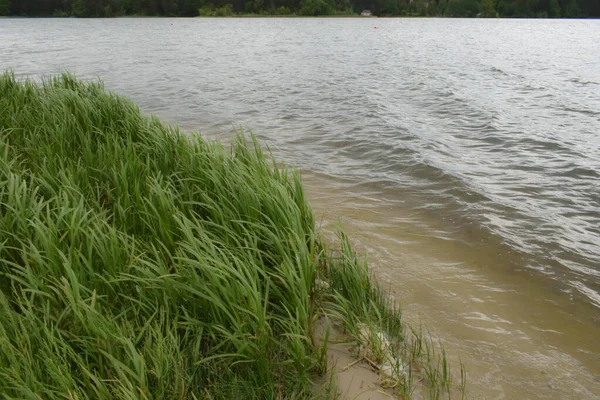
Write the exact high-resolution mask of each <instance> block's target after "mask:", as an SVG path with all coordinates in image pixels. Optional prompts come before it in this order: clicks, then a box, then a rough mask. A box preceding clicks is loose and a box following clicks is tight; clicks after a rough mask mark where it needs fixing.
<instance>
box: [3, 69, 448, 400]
mask: <svg viewBox="0 0 600 400" xmlns="http://www.w3.org/2000/svg"><path fill="white" fill-rule="evenodd" d="M341 238H342V240H341V246H340V247H341V250H340V251H337V252H335V253H333V252H329V251H328V250H326V248H325V245H324V244H323V240H322V239H321V238H320V236H319V234H318V231H317V229H316V228H315V222H314V216H313V212H312V210H311V208H310V206H309V204H308V203H307V201H306V199H305V197H304V192H303V188H302V185H301V182H300V177H299V175H298V173H297V172H296V171H295V170H293V169H288V168H286V167H285V166H281V165H278V164H277V163H276V162H275V161H274V159H273V158H272V157H271V156H270V154H265V152H264V151H263V150H262V149H261V147H260V145H259V143H257V141H256V140H255V139H254V138H253V137H251V138H250V139H249V140H248V138H246V137H245V136H243V135H239V136H238V138H237V140H236V141H235V142H234V143H233V144H232V145H231V146H230V147H224V146H223V145H221V144H220V143H218V142H216V141H207V140H205V139H203V138H202V137H201V136H200V135H198V134H189V135H188V134H184V133H182V132H180V131H179V130H178V129H177V128H175V127H171V126H166V125H164V124H162V123H161V122H160V121H159V120H158V119H156V118H155V117H147V116H145V115H143V114H141V113H140V111H139V109H138V107H137V106H136V105H135V104H134V103H132V102H131V101H129V100H127V99H125V98H123V97H121V96H118V95H115V94H113V93H110V92H107V91H105V90H104V87H103V84H102V83H101V82H82V81H79V80H77V79H76V78H75V77H74V76H72V75H69V74H63V75H62V76H58V77H54V78H51V79H46V80H44V81H42V82H41V83H36V82H34V81H31V80H24V81H19V80H17V79H16V78H15V77H14V74H12V73H10V72H5V73H4V74H2V75H1V76H0V321H1V323H0V394H1V395H3V396H4V397H5V398H24V399H39V398H43V399H59V398H60V399H62V398H69V399H97V398H115V399H117V398H118V399H144V398H157V399H158V398H161V399H283V398H290V399H292V398H293V399H300V398H313V397H322V398H325V397H327V398H329V397H330V396H331V393H333V392H332V391H330V390H325V391H323V392H322V393H315V392H314V390H313V381H314V379H315V377H317V376H319V375H323V374H325V373H326V371H327V365H326V364H327V357H326V356H325V353H324V351H325V350H324V347H323V345H322V344H317V341H316V340H315V338H314V332H315V324H316V321H317V319H318V317H319V316H323V315H326V316H328V318H332V319H333V320H335V321H337V322H338V323H339V324H341V326H342V327H343V329H345V330H347V331H348V332H349V333H350V334H351V336H352V337H353V338H354V339H356V340H358V341H359V342H365V343H363V345H366V346H368V347H369V348H371V349H372V352H375V353H377V352H379V353H378V354H379V356H378V357H379V359H378V360H375V362H379V363H380V364H381V365H384V364H385V363H386V362H388V361H389V360H386V357H387V355H386V354H388V353H389V351H392V348H393V349H394V350H393V351H395V352H398V356H400V352H402V351H404V352H405V353H406V354H404V356H406V355H407V354H408V353H410V354H413V353H414V354H415V356H414V357H413V359H414V360H416V358H415V357H418V356H419V357H420V356H421V353H423V354H424V353H425V350H423V349H424V348H425V347H426V346H423V344H422V341H421V342H418V341H416V340H407V339H406V338H407V337H408V336H409V335H408V334H407V333H406V332H407V331H406V329H405V327H404V325H403V324H402V321H401V318H400V314H399V312H398V309H397V307H396V306H395V304H394V303H393V301H392V300H391V298H389V297H388V296H387V295H386V294H385V293H384V292H383V291H382V290H381V289H380V288H379V287H378V286H377V285H376V284H375V283H374V281H373V280H372V278H371V276H370V274H369V272H368V269H367V266H366V262H363V261H360V260H359V258H358V257H357V256H356V254H354V252H353V251H352V249H351V247H350V243H349V241H348V239H347V238H346V237H345V236H343V234H342V236H341ZM323 282H324V284H323ZM319 283H320V284H319ZM365 327H369V329H368V330H367V331H368V332H369V335H370V338H371V339H369V340H365V339H364V337H365V332H366V331H365ZM382 335H385V339H381V338H383V337H384V336H382ZM377 338H379V339H377ZM326 342H327V340H325V346H326V345H327V343H326ZM367 342H369V343H367ZM371 342H372V343H371ZM411 349H412V350H411ZM427 351H428V353H427V355H428V357H429V355H430V353H431V352H430V351H429V350H427ZM417 353H418V354H417ZM405 358H406V359H407V360H409V361H408V362H409V363H413V364H414V365H416V361H414V360H413V359H411V356H410V355H409V356H408V357H405ZM421 359H424V357H421ZM411 360H412V361H411ZM436 360H437V359H436ZM437 362H439V360H438V361H429V362H428V363H427V366H435V365H436V364H435V363H437ZM403 363H404V361H399V364H397V365H396V366H395V367H394V368H395V369H396V370H397V371H396V372H397V373H396V374H395V375H394V374H393V373H390V374H389V377H388V378H386V379H387V381H384V382H383V383H384V384H385V383H388V386H389V387H391V388H397V389H398V390H397V391H396V392H397V393H398V394H404V395H406V393H402V390H405V391H406V389H402V390H400V388H409V389H410V391H411V392H412V390H413V389H414V383H410V384H408V383H406V382H404V380H406V379H407V373H406V368H405V365H404V364H403ZM411 365H412V364H411ZM440 365H441V364H440ZM382 368H383V367H382ZM428 368H429V367H427V368H421V369H423V370H426V371H429V369H428ZM445 368H446V364H445V357H444V364H443V370H444V371H445ZM412 369H413V368H412V367H411V366H410V365H409V366H408V371H409V373H410V374H412V372H410V371H412ZM436 371H438V372H436ZM439 371H442V367H440V368H438V369H435V368H434V370H433V372H428V374H427V376H429V378H427V377H425V375H423V376H422V377H420V378H419V379H418V380H420V381H423V382H425V381H427V382H432V385H433V386H435V390H436V391H439V392H441V391H444V389H445V388H446V386H449V382H448V385H446V386H444V384H443V376H442V373H441V372H439ZM386 376H387V375H386ZM411 376H412V375H411ZM436 379H437V380H439V382H437V381H436ZM401 380H402V381H401ZM409 380H410V381H411V382H413V381H415V379H414V378H410V379H409ZM332 382H333V381H332ZM332 384H333V383H332ZM421 386H426V385H421ZM323 393H327V394H323ZM408 394H409V395H410V393H408Z"/></svg>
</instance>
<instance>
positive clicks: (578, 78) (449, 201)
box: [0, 18, 600, 399]
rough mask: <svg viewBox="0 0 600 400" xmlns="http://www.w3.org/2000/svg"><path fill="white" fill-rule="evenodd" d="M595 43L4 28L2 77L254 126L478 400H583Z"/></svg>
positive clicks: (335, 24)
mask: <svg viewBox="0 0 600 400" xmlns="http://www.w3.org/2000/svg"><path fill="white" fill-rule="evenodd" d="M375 26H376V27H377V28H378V29H374V27H375ZM599 38H600V25H598V24H597V22H595V21H541V20H538V21H526V20H523V21H515V20H497V21H482V20H442V19H411V20H406V19H390V20H382V19H367V20H361V19H348V20H340V19H332V20H328V19H284V20H279V19H273V18H270V19H264V20H263V19H223V20H220V19H137V18H136V19H118V20H74V19H66V20H61V19H35V20H28V19H2V20H0V68H2V69H6V68H14V70H15V73H16V74H17V75H18V76H31V77H36V78H39V77H41V76H48V75H51V74H56V73H60V72H62V71H71V72H74V73H76V74H77V75H78V77H80V78H87V79H94V78H96V77H98V76H100V77H101V78H102V79H104V81H105V83H106V87H107V88H108V89H111V90H115V91H117V92H118V93H120V94H123V95H125V96H128V97H130V98H132V99H133V100H134V101H136V102H137V103H138V104H140V105H141V107H142V109H143V111H145V112H148V113H154V114H156V115H157V116H159V117H160V118H161V119H163V120H165V121H170V122H173V123H178V124H180V126H181V127H182V128H184V129H186V130H200V131H202V133H203V134H206V135H208V136H212V137H221V138H227V137H229V135H230V134H229V132H230V131H231V130H232V128H234V127H239V126H243V127H245V128H250V129H252V130H253V131H254V133H255V134H256V135H258V136H259V138H260V139H261V140H264V142H265V143H266V144H268V145H269V146H270V148H271V149H272V151H273V152H274V154H275V156H276V157H277V158H278V159H280V160H284V161H285V162H286V163H288V164H293V165H295V166H297V167H298V168H300V169H301V170H302V173H303V179H304V182H305V184H306V187H307V194H308V197H309V198H310V199H311V201H312V203H313V205H314V208H315V211H316V213H317V215H318V216H319V217H322V218H323V224H324V230H325V231H331V230H332V229H333V227H334V226H335V223H336V218H337V217H340V218H341V220H342V222H343V224H344V227H345V229H346V230H347V231H348V233H349V234H350V235H351V237H352V238H353V240H354V242H355V243H356V244H357V246H358V247H359V248H361V249H363V250H366V251H368V254H369V260H370V261H371V265H372V267H373V268H374V270H375V272H376V274H377V276H378V278H379V280H380V282H381V283H382V284H383V285H384V286H386V287H388V288H389V289H390V290H391V291H393V292H394V293H395V294H396V295H397V296H398V298H399V299H401V301H402V302H403V304H404V309H405V317H406V319H407V320H409V321H411V322H412V323H414V324H417V325H418V323H419V321H422V322H423V325H424V326H426V327H427V328H428V329H429V330H430V331H431V332H432V334H433V335H434V336H435V337H437V338H439V339H440V340H441V341H442V342H443V343H444V345H445V346H446V347H447V349H448V355H449V356H450V357H454V361H457V357H458V356H460V357H461V359H462V360H463V362H464V363H465V364H466V368H467V371H468V373H469V386H470V394H471V396H472V397H473V398H477V399H479V398H508V399H512V398H549V399H550V398H552V399H554V398H574V399H589V398H597V397H600V340H598V338H600V294H599V292H600V231H599V230H598V227H599V226H600V172H599V171H600V133H599V132H600V58H599V57H600V56H599V53H598V45H597V43H598V40H599Z"/></svg>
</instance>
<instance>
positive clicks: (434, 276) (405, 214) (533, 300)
mask: <svg viewBox="0 0 600 400" xmlns="http://www.w3.org/2000/svg"><path fill="white" fill-rule="evenodd" d="M303 180H304V183H305V185H306V188H307V192H308V197H309V199H310V201H311V204H312V205H313V207H314V209H315V212H316V214H317V219H318V220H319V221H320V224H321V226H322V229H323V232H324V233H326V234H330V233H331V232H334V231H335V230H336V227H337V224H338V217H340V216H341V218H339V220H340V221H341V222H342V224H343V227H344V230H345V231H346V232H347V233H349V234H350V236H351V237H352V238H353V239H354V244H355V245H356V246H357V247H358V248H359V249H360V250H361V251H364V252H366V254H367V257H368V260H369V263H370V266H371V268H372V269H373V270H374V272H375V274H376V276H377V278H378V279H379V281H380V283H382V284H383V285H384V286H385V287H387V288H388V290H390V291H391V292H392V293H394V295H395V296H396V297H397V298H398V299H400V301H401V303H402V305H403V313H404V319H405V320H406V321H407V322H409V324H411V325H412V326H413V327H419V326H420V325H422V326H423V327H424V328H426V329H427V330H429V331H430V332H431V334H432V335H433V336H434V337H435V338H438V339H440V340H441V342H442V343H443V345H444V347H445V348H446V349H447V350H448V354H449V357H450V359H452V360H453V362H454V364H455V366H456V365H458V363H459V360H458V358H459V357H460V360H462V362H463V363H464V364H465V366H466V368H467V371H468V394H469V397H470V398H475V399H482V398H487V399H496V398H507V399H538V398H547V399H594V398H600V379H599V377H600V340H599V338H600V326H598V324H597V323H595V322H594V321H593V320H591V319H590V318H589V313H590V311H593V310H590V309H589V307H590V305H588V304H585V303H574V302H573V301H571V300H569V299H565V297H564V296H563V294H562V293H561V292H560V290H558V289H556V288H553V287H552V286H551V285H550V286H548V285H547V283H546V282H544V281H543V280H540V279H536V278H535V277H534V276H533V274H531V273H530V272H528V271H526V270H522V271H515V270H514V265H513V264H514V263H519V262H521V260H520V257H519V256H518V255H517V254H509V253H507V251H506V248H505V247H503V246H495V245H494V244H493V243H492V244H491V243H489V242H485V243H481V245H478V246H474V245H473V244H468V243H461V242H460V241H456V240H448V239H446V238H445V237H444V236H437V235H436V234H435V232H436V226H435V225H436V221H435V220H429V219H427V217H426V216H424V215H415V212H414V210H407V209H404V208H403V207H402V206H400V205H393V204H389V202H387V201H385V200H382V198H385V196H386V193H385V192H383V191H380V190H378V189H376V188H373V187H371V188H368V187H365V185H361V184H354V183H352V182H349V181H347V180H345V181H340V180H336V179H333V178H331V177H328V176H324V175H320V174H314V173H311V172H309V171H304V172H303ZM387 195H390V193H387Z"/></svg>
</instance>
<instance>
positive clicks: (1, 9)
mask: <svg viewBox="0 0 600 400" xmlns="http://www.w3.org/2000/svg"><path fill="white" fill-rule="evenodd" d="M0 15H10V0H0Z"/></svg>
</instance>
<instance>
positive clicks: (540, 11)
mask: <svg viewBox="0 0 600 400" xmlns="http://www.w3.org/2000/svg"><path fill="white" fill-rule="evenodd" d="M365 9H369V10H371V11H372V12H373V14H374V15H377V16H445V17H488V18H489V17H514V18H580V17H600V1H599V0H0V15H10V16H57V17H70V16H73V17H118V16H127V15H139V16H169V17H194V16H198V15H204V16H228V15H234V14H258V15H288V14H289V15H291V14H296V15H303V16H317V15H340V14H347V15H354V14H360V13H361V11H362V10H365Z"/></svg>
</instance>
